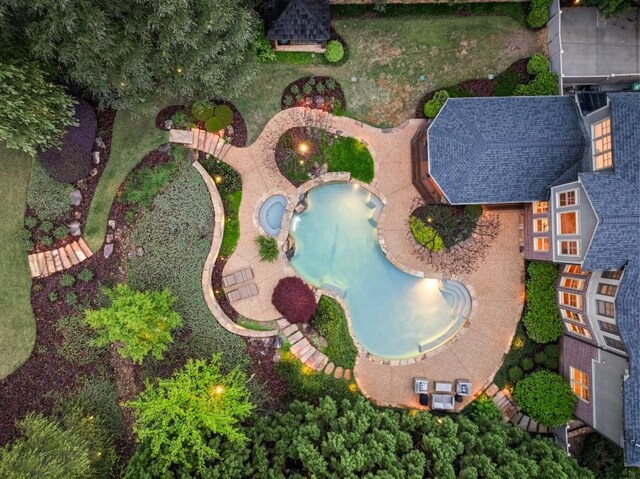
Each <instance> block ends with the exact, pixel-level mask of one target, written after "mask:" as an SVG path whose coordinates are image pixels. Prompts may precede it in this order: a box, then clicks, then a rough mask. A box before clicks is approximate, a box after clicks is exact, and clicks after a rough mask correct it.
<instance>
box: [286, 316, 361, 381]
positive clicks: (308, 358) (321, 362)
mask: <svg viewBox="0 0 640 479" xmlns="http://www.w3.org/2000/svg"><path fill="white" fill-rule="evenodd" d="M276 322H277V324H278V328H280V331H282V334H284V335H285V336H286V338H287V341H289V343H291V349H290V351H291V353H292V354H293V355H294V356H295V357H296V358H298V359H299V360H300V362H301V363H303V364H304V365H305V366H307V367H309V368H311V369H313V370H314V371H323V372H324V373H325V374H327V375H332V376H333V377H334V378H336V379H341V378H343V379H345V380H347V381H350V380H351V376H352V372H351V369H344V368H342V367H340V366H338V367H336V365H335V364H333V363H332V362H329V358H328V357H327V355H326V354H324V353H323V352H321V351H318V349H316V347H315V346H314V345H313V344H311V343H310V342H309V340H308V339H307V338H305V337H304V335H303V334H302V331H300V329H299V328H298V326H297V325H296V324H291V323H290V322H289V321H287V320H286V319H279V320H278V321H276Z"/></svg>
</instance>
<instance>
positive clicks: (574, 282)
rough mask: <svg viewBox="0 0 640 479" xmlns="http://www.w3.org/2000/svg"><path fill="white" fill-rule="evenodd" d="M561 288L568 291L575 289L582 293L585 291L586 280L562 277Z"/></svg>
mask: <svg viewBox="0 0 640 479" xmlns="http://www.w3.org/2000/svg"><path fill="white" fill-rule="evenodd" d="M560 286H561V287H563V288H567V289H575V290H578V291H582V290H583V289H584V279H577V278H569V277H567V276H563V277H562V281H560Z"/></svg>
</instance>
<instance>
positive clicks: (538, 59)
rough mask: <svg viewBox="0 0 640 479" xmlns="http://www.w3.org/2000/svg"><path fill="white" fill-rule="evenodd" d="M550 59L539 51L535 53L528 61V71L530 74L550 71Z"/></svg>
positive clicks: (534, 74)
mask: <svg viewBox="0 0 640 479" xmlns="http://www.w3.org/2000/svg"><path fill="white" fill-rule="evenodd" d="M549 65H550V63H549V59H548V58H547V57H546V56H544V55H541V54H539V53H537V54H535V55H533V56H532V57H531V58H530V59H529V61H528V62H527V72H528V73H529V75H533V76H537V75H539V74H540V73H544V72H547V71H549Z"/></svg>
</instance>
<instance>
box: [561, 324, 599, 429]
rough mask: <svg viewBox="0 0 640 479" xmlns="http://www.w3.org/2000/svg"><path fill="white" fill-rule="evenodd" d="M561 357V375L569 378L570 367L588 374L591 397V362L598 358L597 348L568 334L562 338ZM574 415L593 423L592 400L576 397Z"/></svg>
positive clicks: (591, 395) (591, 396) (591, 394)
mask: <svg viewBox="0 0 640 479" xmlns="http://www.w3.org/2000/svg"><path fill="white" fill-rule="evenodd" d="M561 346H562V358H561V364H560V371H561V372H562V375H563V376H564V377H565V378H567V379H568V380H570V378H571V373H570V369H571V368H572V367H573V368H576V369H579V370H580V371H582V372H584V373H586V374H587V375H588V376H589V383H590V386H589V396H590V398H591V399H592V398H593V371H592V363H593V361H594V360H596V359H597V358H598V348H596V347H595V346H593V345H591V344H588V343H585V342H582V341H579V340H577V339H573V338H572V337H570V336H564V337H563V338H562V345H561ZM575 415H576V417H577V418H578V419H580V420H582V421H584V422H585V423H587V424H589V425H590V426H593V425H594V421H593V401H592V400H591V401H590V402H586V401H583V400H582V399H580V398H578V401H577V402H576V409H575Z"/></svg>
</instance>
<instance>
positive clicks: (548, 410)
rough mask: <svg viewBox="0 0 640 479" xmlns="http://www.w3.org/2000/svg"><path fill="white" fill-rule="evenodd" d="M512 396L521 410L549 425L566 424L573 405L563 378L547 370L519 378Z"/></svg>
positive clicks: (569, 391) (570, 415) (569, 388)
mask: <svg viewBox="0 0 640 479" xmlns="http://www.w3.org/2000/svg"><path fill="white" fill-rule="evenodd" d="M513 398H514V399H515V401H516V403H517V404H518V406H519V407H520V408H521V409H522V410H523V411H524V412H525V413H527V414H528V415H529V416H531V417H532V418H533V419H534V420H535V421H537V422H539V423H540V424H544V425H545V426H549V427H558V426H562V425H563V424H566V423H567V421H569V420H570V419H571V417H572V416H573V410H574V408H575V406H576V396H575V394H573V391H572V390H571V387H570V386H569V383H568V382H567V380H566V379H564V378H563V377H562V376H560V375H559V374H556V373H552V372H550V371H538V372H535V373H533V374H530V375H529V376H527V377H526V378H524V379H523V380H521V381H519V382H518V383H517V384H516V388H515V391H514V393H513Z"/></svg>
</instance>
